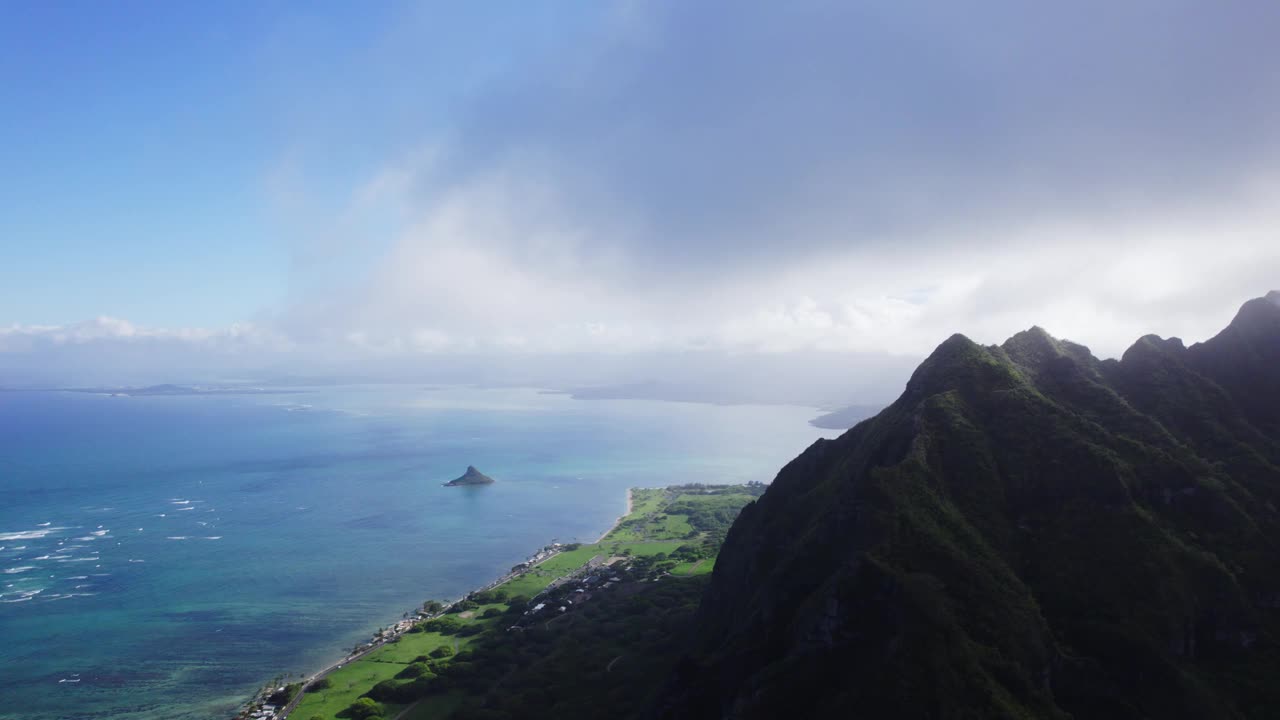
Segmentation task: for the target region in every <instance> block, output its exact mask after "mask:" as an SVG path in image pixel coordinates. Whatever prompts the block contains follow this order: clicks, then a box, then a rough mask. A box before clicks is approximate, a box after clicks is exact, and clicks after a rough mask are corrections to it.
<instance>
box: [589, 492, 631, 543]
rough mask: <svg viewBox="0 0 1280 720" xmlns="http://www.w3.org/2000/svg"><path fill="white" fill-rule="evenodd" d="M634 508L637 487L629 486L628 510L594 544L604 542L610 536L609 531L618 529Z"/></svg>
mask: <svg viewBox="0 0 1280 720" xmlns="http://www.w3.org/2000/svg"><path fill="white" fill-rule="evenodd" d="M634 509H635V488H627V511H626V512H625V513H623V514H621V515H619V516H618V519H617V520H614V521H613V524H612V525H610V526H609V529H608V530H605V531H604V533H603V534H601V535H600V537H598V538H596V541H595V542H594V543H592V544H593V545H598V544H600V543H602V542H604V539H605V538H607V537H609V533H611V532H613V531H614V530H617V529H618V526H619V525H621V524H622V521H623V520H624V519H626V517H627V516H628V515H630V514H631V511H632V510H634Z"/></svg>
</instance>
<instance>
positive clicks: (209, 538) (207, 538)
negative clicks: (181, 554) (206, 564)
mask: <svg viewBox="0 0 1280 720" xmlns="http://www.w3.org/2000/svg"><path fill="white" fill-rule="evenodd" d="M221 539H222V536H221V535H210V536H209V537H206V538H201V540H221Z"/></svg>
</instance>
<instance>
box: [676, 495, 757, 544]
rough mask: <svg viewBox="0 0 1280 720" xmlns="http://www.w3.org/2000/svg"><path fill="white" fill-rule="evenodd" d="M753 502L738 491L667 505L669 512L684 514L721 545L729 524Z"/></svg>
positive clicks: (698, 529) (695, 526)
mask: <svg viewBox="0 0 1280 720" xmlns="http://www.w3.org/2000/svg"><path fill="white" fill-rule="evenodd" d="M749 502H751V496H748V495H745V494H741V493H736V494H726V495H722V496H720V497H716V498H701V499H699V500H697V501H692V500H680V501H678V502H673V503H671V504H670V505H668V506H667V513H669V514H671V515H684V516H685V517H686V518H688V520H689V525H691V526H692V527H693V529H694V530H697V531H699V532H704V533H708V534H710V535H711V536H714V537H715V540H716V545H717V546H719V544H720V541H721V540H723V538H724V535H725V533H727V532H729V526H731V525H733V521H734V520H736V519H737V518H738V513H740V512H742V508H743V507H745V506H746V504H747V503H749Z"/></svg>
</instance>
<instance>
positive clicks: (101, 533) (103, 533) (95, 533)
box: [89, 525, 111, 537]
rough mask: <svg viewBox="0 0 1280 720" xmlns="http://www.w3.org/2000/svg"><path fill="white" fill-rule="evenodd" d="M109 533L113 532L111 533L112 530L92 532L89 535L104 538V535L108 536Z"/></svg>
mask: <svg viewBox="0 0 1280 720" xmlns="http://www.w3.org/2000/svg"><path fill="white" fill-rule="evenodd" d="M98 527H102V526H101V525H99V526H98ZM109 532H111V531H110V530H94V531H93V532H91V533H89V534H90V535H93V536H94V537H102V536H103V535H106V534H107V533H109Z"/></svg>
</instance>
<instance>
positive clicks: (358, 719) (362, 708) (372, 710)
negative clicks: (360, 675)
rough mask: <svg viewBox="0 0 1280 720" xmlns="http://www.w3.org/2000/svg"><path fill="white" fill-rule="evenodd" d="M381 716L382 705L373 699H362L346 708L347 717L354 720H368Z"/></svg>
mask: <svg viewBox="0 0 1280 720" xmlns="http://www.w3.org/2000/svg"><path fill="white" fill-rule="evenodd" d="M381 714H382V703H380V702H378V701H377V700H374V699H373V698H367V697H362V698H360V699H359V700H356V701H355V702H353V703H351V706H350V707H348V708H347V715H348V717H351V718H354V720H370V718H374V717H377V716H379V715H381Z"/></svg>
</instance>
